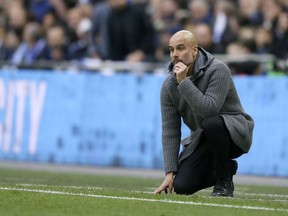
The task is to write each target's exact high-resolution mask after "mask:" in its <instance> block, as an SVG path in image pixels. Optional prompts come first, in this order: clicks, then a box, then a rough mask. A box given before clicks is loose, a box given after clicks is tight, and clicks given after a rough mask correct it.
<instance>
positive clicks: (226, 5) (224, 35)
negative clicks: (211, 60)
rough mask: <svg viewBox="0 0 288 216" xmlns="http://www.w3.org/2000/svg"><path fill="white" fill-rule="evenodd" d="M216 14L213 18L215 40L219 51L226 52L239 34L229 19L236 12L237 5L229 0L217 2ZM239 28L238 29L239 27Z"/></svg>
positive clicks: (212, 27)
mask: <svg viewBox="0 0 288 216" xmlns="http://www.w3.org/2000/svg"><path fill="white" fill-rule="evenodd" d="M214 11H215V12H214V15H213V19H212V26H211V29H212V32H213V36H212V37H213V42H214V44H216V46H217V51H218V53H222V54H223V53H225V49H226V47H227V45H228V44H229V43H232V42H234V41H236V40H237V34H236V32H234V31H233V28H232V27H231V23H230V22H229V19H230V18H231V15H233V14H235V12H236V9H235V6H234V5H233V4H232V3H231V2H230V1H227V0H221V1H217V2H216V3H215V9H214ZM237 30H238V29H237Z"/></svg>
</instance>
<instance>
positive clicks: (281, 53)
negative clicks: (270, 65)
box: [272, 11, 288, 59]
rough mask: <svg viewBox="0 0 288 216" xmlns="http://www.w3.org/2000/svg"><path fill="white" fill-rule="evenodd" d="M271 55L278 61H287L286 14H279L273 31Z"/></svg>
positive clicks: (287, 36)
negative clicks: (278, 59)
mask: <svg viewBox="0 0 288 216" xmlns="http://www.w3.org/2000/svg"><path fill="white" fill-rule="evenodd" d="M272 53H273V54H274V55H275V56H276V57H277V58H280V59H285V58H286V59H288V13H287V12H286V11H282V12H281V13H279V15H278V18H277V21H276V26H275V28H274V31H273V48H272Z"/></svg>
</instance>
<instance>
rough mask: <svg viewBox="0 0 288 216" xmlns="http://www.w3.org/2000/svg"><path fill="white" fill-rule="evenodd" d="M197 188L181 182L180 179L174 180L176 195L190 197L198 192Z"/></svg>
mask: <svg viewBox="0 0 288 216" xmlns="http://www.w3.org/2000/svg"><path fill="white" fill-rule="evenodd" d="M197 191H198V190H197V187H195V186H193V184H191V183H188V182H183V181H180V180H179V179H177V178H175V180H174V192H175V193H176V194H181V195H190V194H193V193H195V192H197Z"/></svg>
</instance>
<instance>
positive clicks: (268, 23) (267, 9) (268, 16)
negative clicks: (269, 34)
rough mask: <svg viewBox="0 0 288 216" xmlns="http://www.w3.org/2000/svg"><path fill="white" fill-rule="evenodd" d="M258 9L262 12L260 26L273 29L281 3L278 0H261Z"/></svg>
mask: <svg viewBox="0 0 288 216" xmlns="http://www.w3.org/2000/svg"><path fill="white" fill-rule="evenodd" d="M260 11H261V13H262V14H263V22H262V26H263V27H264V28H266V29H268V30H273V28H274V24H275V22H276V20H277V17H278V15H279V14H280V12H281V4H280V2H279V1H278V0H262V1H261V5H260Z"/></svg>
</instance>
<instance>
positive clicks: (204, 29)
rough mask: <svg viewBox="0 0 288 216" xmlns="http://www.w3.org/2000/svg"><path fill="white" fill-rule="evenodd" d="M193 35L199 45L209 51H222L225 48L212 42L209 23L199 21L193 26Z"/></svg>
mask: <svg viewBox="0 0 288 216" xmlns="http://www.w3.org/2000/svg"><path fill="white" fill-rule="evenodd" d="M194 31H195V36H196V38H197V40H198V44H199V46H201V47H202V48H204V49H205V50H206V51H208V52H210V53H213V54H215V53H224V52H225V50H224V48H222V47H218V46H217V45H216V44H215V43H214V42H213V37H212V32H211V28H210V26H209V25H207V24H204V23H200V24H197V25H196V26H195V29H194Z"/></svg>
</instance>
